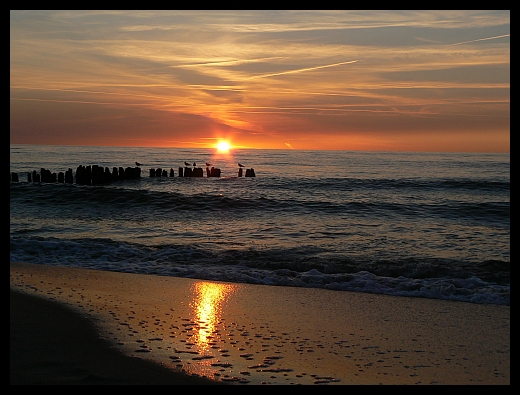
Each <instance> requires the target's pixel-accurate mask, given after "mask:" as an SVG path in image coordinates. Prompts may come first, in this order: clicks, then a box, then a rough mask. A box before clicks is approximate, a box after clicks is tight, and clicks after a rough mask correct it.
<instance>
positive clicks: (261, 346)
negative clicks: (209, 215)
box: [10, 263, 510, 385]
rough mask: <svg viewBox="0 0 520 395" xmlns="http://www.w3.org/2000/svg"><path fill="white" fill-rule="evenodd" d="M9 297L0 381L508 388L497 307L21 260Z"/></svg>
mask: <svg viewBox="0 0 520 395" xmlns="http://www.w3.org/2000/svg"><path fill="white" fill-rule="evenodd" d="M10 289H11V296H10V299H11V306H10V310H11V311H10V317H11V318H10V319H11V323H10V324H11V325H10V327H11V331H10V344H11V350H10V362H11V364H10V367H11V369H10V370H11V384H102V383H105V384H207V383H210V384H217V383H230V384H235V385H255V384H266V385H268V384H271V385H282V384H283V385H290V384H303V385H308V384H312V385H345V384H364V385H375V384H409V385H414V384H423V385H429V384H498V385H509V384H510V307H509V306H499V305H490V304H475V303H465V302H456V301H443V300H433V299H425V298H411V297H399V296H388V295H376V294H368V293H359V292H347V291H333V290H326V289H314V288H298V287H282V286H269V285H253V284H238V283H228V282H220V281H207V280H197V279H190V278H177V277H171V276H159V275H153V274H135V273H122V272H112V271H102V270H90V269H83V268H71V267H63V266H50V265H38V264H24V263H11V265H10ZM27 296H31V297H30V298H27ZM50 302H52V303H50Z"/></svg>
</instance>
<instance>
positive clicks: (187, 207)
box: [9, 144, 510, 306]
mask: <svg viewBox="0 0 520 395" xmlns="http://www.w3.org/2000/svg"><path fill="white" fill-rule="evenodd" d="M136 162H139V163H140V166H139V168H140V169H141V170H140V177H139V178H131V179H123V180H120V179H119V180H115V181H112V182H108V183H105V184H96V185H82V184H77V183H76V179H75V174H76V170H77V168H78V166H80V165H82V166H88V165H91V166H93V165H98V166H100V167H108V168H109V169H110V171H112V169H113V167H117V168H119V167H123V168H127V167H136ZM185 163H187V164H185ZM206 163H207V164H208V165H209V166H210V167H215V168H218V169H220V170H221V173H220V177H207V175H206V170H205V169H206ZM239 163H240V164H242V165H243V174H244V175H245V171H246V169H254V174H255V177H239V165H238V164H239ZM209 166H208V167H209ZM196 167H201V168H202V169H204V170H203V177H179V168H181V169H183V171H185V169H186V168H190V169H192V168H196ZM41 168H44V169H47V170H50V172H52V173H59V172H66V171H67V170H68V169H69V168H70V169H72V171H73V174H74V181H73V183H61V182H34V181H33V180H32V179H31V181H29V180H28V173H32V172H33V171H34V170H35V171H36V172H37V173H40V171H41V170H40V169H41ZM158 168H160V169H164V170H166V171H167V173H168V174H167V176H166V177H162V176H161V177H151V176H150V169H154V170H155V169H158ZM9 170H10V175H9V176H10V180H11V181H10V260H11V262H28V263H35V264H41V265H58V266H70V267H83V268H89V269H95V270H108V271H116V272H130V273H145V274H155V275H161V276H175V277H186V278H194V279H204V280H211V281H224V282H231V283H250V284H267V285H273V286H284V287H308V288H323V289H330V290H336V291H337V292H344V291H348V292H367V293H374V294H385V295H394V296H407V297H417V298H431V299H444V300H450V301H462V302H469V303H484V304H496V305H507V306H509V305H510V154H509V153H508V154H495V153H489V154H486V153H424V152H375V151H312V150H309V151H303V150H263V149H232V150H230V151H229V152H228V153H221V152H218V151H216V150H215V149H205V148H200V149H198V148H197V149H180V148H139V147H94V146H91V147H87V146H50V145H15V144H11V145H10V169H9ZM171 170H173V177H171V176H170V171H171ZM12 173H16V174H17V175H18V181H12V180H13V179H12Z"/></svg>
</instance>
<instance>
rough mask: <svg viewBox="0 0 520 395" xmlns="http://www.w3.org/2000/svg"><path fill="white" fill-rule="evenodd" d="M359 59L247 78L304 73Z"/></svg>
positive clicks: (354, 61)
mask: <svg viewBox="0 0 520 395" xmlns="http://www.w3.org/2000/svg"><path fill="white" fill-rule="evenodd" d="M356 62H357V60H350V61H348V62H340V63H333V64H326V65H324V66H316V67H308V68H305V69H296V70H289V71H281V72H279V73H270V74H260V75H255V76H253V77H249V78H247V79H248V80H252V79H255V78H266V77H274V76H277V75H283V74H295V73H303V72H305V71H313V70H318V69H324V68H326V67H334V66H340V65H342V64H349V63H356Z"/></svg>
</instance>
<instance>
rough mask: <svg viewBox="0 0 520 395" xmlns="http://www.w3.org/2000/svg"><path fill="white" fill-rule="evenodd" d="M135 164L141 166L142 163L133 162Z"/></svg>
mask: <svg viewBox="0 0 520 395" xmlns="http://www.w3.org/2000/svg"><path fill="white" fill-rule="evenodd" d="M135 165H136V166H142V165H143V164H142V163H139V162H135Z"/></svg>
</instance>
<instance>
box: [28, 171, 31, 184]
mask: <svg viewBox="0 0 520 395" xmlns="http://www.w3.org/2000/svg"><path fill="white" fill-rule="evenodd" d="M27 182H31V173H27Z"/></svg>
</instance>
